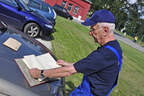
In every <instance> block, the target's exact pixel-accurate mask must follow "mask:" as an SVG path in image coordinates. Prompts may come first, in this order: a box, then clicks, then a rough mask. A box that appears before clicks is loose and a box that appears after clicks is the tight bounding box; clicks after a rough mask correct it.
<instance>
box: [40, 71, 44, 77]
mask: <svg viewBox="0 0 144 96" xmlns="http://www.w3.org/2000/svg"><path fill="white" fill-rule="evenodd" d="M40 78H45V76H44V70H41V74H40Z"/></svg>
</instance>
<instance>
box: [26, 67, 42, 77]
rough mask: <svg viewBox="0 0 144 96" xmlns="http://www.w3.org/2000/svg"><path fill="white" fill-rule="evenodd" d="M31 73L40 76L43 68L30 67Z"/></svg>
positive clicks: (33, 75)
mask: <svg viewBox="0 0 144 96" xmlns="http://www.w3.org/2000/svg"><path fill="white" fill-rule="evenodd" d="M29 73H30V75H31V76H32V77H33V78H40V74H41V70H39V69H37V68H34V69H30V70H29Z"/></svg>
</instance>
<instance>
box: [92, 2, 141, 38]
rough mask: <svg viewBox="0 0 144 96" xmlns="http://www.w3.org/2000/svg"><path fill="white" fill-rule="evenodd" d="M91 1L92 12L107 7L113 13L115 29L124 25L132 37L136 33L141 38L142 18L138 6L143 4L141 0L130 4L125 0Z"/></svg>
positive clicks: (119, 28)
mask: <svg viewBox="0 0 144 96" xmlns="http://www.w3.org/2000/svg"><path fill="white" fill-rule="evenodd" d="M92 2H93V3H92V7H91V11H92V12H93V11H95V10H99V9H108V10H110V11H111V12H112V13H113V14H114V15H115V18H116V29H117V30H121V29H122V28H124V27H125V29H126V32H127V34H129V35H131V36H133V37H134V36H135V35H138V36H139V37H140V38H143V37H142V36H143V35H144V31H143V30H142V28H143V27H142V26H143V20H142V19H140V16H141V15H142V12H141V11H140V10H141V9H140V8H142V6H144V3H142V0H137V3H134V4H130V3H129V2H128V1H127V0H92ZM92 12H91V13H92Z"/></svg>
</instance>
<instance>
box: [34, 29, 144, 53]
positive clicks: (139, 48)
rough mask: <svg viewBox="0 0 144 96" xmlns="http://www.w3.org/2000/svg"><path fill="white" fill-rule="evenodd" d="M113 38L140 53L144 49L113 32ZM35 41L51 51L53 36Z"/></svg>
mask: <svg viewBox="0 0 144 96" xmlns="http://www.w3.org/2000/svg"><path fill="white" fill-rule="evenodd" d="M115 38H116V39H117V40H120V41H122V42H124V43H125V44H127V45H129V46H131V47H133V48H136V49H137V50H139V51H141V52H144V47H142V46H140V45H139V44H137V43H135V42H133V41H132V40H130V39H128V38H126V37H125V36H123V35H120V34H118V33H116V32H115ZM36 40H38V41H39V42H41V43H42V44H43V45H45V46H46V47H47V48H49V49H50V50H52V44H51V40H54V37H53V36H50V37H46V38H45V39H44V38H37V39H36Z"/></svg>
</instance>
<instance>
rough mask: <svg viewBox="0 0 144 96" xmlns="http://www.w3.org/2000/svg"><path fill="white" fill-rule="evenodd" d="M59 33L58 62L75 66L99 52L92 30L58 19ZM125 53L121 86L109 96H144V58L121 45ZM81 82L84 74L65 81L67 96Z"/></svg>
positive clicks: (56, 40) (55, 48) (55, 47)
mask: <svg viewBox="0 0 144 96" xmlns="http://www.w3.org/2000/svg"><path fill="white" fill-rule="evenodd" d="M56 31H57V32H55V33H54V40H53V41H52V45H53V52H54V54H55V55H56V56H57V57H58V59H64V60H66V61H69V62H76V61H77V60H80V59H82V58H83V57H85V56H87V55H88V54H89V53H90V52H92V51H93V50H95V49H96V47H97V46H98V45H95V43H94V41H93V39H92V38H91V37H90V36H89V35H88V31H89V29H88V28H87V27H84V26H82V25H80V24H77V23H75V22H72V21H69V20H66V19H64V18H61V17H58V16H57V23H56ZM120 44H121V47H122V50H123V65H122V70H121V73H120V76H119V83H118V86H117V87H116V88H115V89H114V90H113V91H112V93H111V94H110V96H144V83H143V82H144V81H143V80H144V70H143V69H144V63H143V62H144V59H143V57H144V54H143V53H142V52H139V51H137V50H136V49H134V48H131V47H130V46H127V45H125V44H124V43H122V42H120ZM81 80H82V74H75V75H73V76H70V77H66V90H65V91H66V94H67V95H66V96H68V94H69V93H70V92H71V91H72V90H74V88H76V87H77V86H78V85H79V84H80V83H81Z"/></svg>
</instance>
